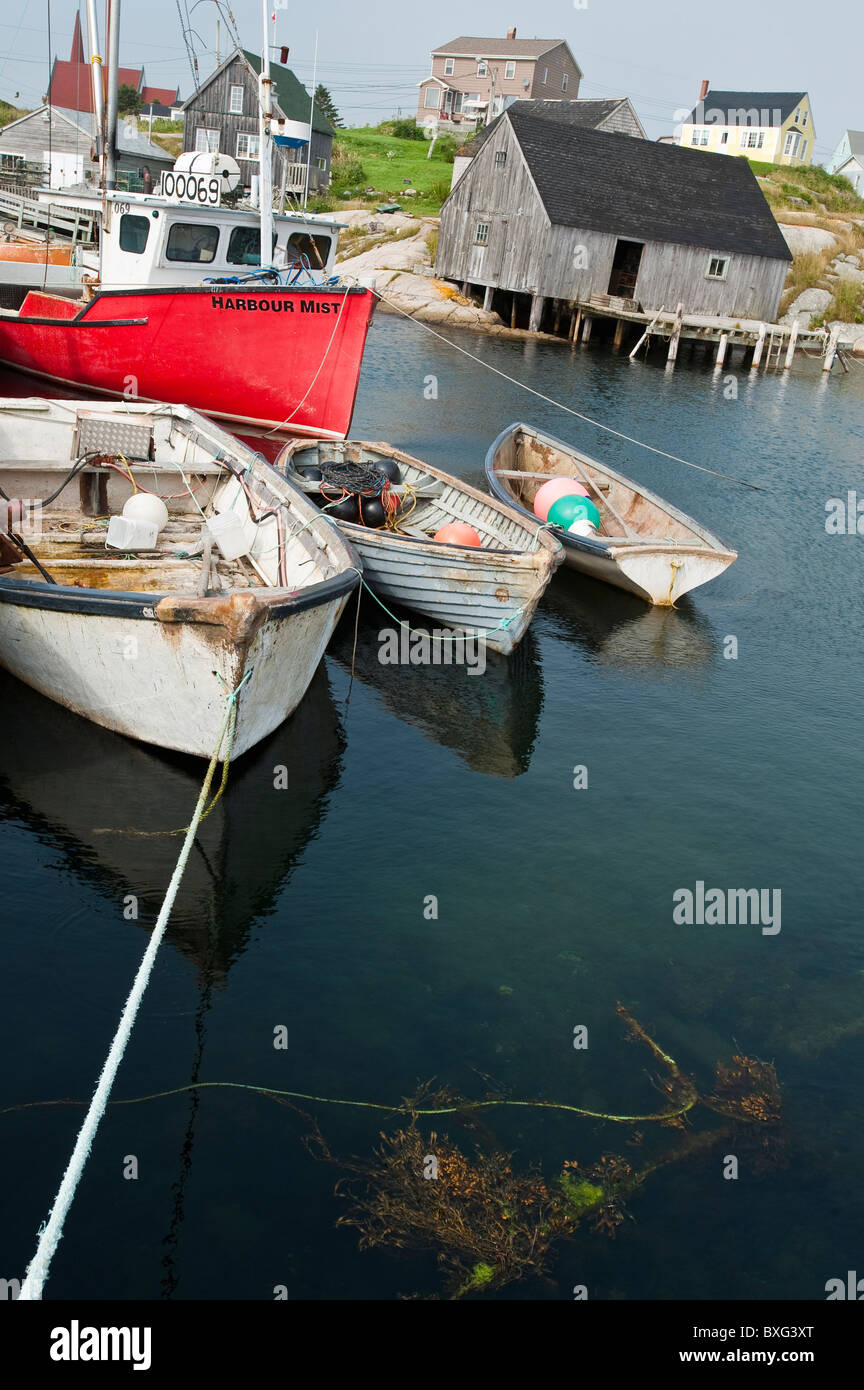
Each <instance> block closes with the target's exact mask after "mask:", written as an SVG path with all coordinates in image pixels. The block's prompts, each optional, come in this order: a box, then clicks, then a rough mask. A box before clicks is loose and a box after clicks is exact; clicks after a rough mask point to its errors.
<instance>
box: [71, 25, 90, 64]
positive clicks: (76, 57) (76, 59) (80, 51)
mask: <svg viewBox="0 0 864 1390" xmlns="http://www.w3.org/2000/svg"><path fill="white" fill-rule="evenodd" d="M69 61H70V63H83V62H86V59H85V57H84V42H83V40H82V38H81V16H80V14H76V16H75V28H74V29H73V30H72V52H71V53H70V54H69Z"/></svg>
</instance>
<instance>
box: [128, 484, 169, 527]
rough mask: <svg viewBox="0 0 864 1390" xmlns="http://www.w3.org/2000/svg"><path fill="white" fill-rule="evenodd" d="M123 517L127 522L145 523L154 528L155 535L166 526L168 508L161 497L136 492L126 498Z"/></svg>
mask: <svg viewBox="0 0 864 1390" xmlns="http://www.w3.org/2000/svg"><path fill="white" fill-rule="evenodd" d="M123 515H124V516H125V517H126V519H127V521H146V522H149V523H150V524H151V525H153V526H155V527H156V534H157V535H158V534H159V532H160V531H162V530H164V528H165V527H166V526H167V524H168V508H167V507H166V506H165V503H164V502H163V501H162V498H161V497H156V496H155V495H154V494H153V493H152V492H136V493H134V494H133V495H132V496H131V497H127V499H126V501H125V502H124V504H123Z"/></svg>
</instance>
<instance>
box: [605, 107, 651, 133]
mask: <svg viewBox="0 0 864 1390" xmlns="http://www.w3.org/2000/svg"><path fill="white" fill-rule="evenodd" d="M597 129H598V130H615V131H617V132H618V134H619V135H635V136H636V137H637V138H638V139H640V140H644V139H645V132H644V131H643V130H642V128H641V126H640V125H639V122H638V120H637V119H636V116H635V114H634V111H633V108H632V106H631V105H630V103H629V101H622V102H621V104H620V106H616V107H615V110H614V111H613V112H612V115H611V116H607V117H606V120H605V121H601V122H600V124H599V125H598V127H597Z"/></svg>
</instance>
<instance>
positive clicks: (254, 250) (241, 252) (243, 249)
mask: <svg viewBox="0 0 864 1390" xmlns="http://www.w3.org/2000/svg"><path fill="white" fill-rule="evenodd" d="M275 250H276V233H275V232H274V233H273V251H275ZM271 254H272V253H271ZM227 260H228V264H229V265H260V264H261V232H260V229H259V228H258V227H235V228H234V230H233V232H232V233H231V237H230V240H229V242H228V256H227Z"/></svg>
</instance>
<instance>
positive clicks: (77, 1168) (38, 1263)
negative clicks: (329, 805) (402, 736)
mask: <svg viewBox="0 0 864 1390" xmlns="http://www.w3.org/2000/svg"><path fill="white" fill-rule="evenodd" d="M248 678H249V673H247V675H246V676H245V677H244V678H243V680H242V681H241V682H240V685H238V686H237V689H236V690H232V691H230V692H229V693H228V694H227V696H226V701H225V718H224V719H223V721H222V728H221V730H220V733H219V741H218V743H217V744H216V747H215V749H214V750H213V756H212V758H211V759H210V764H209V766H208V768H207V775H206V776H205V778H204V782H203V784H202V787H201V793H200V795H199V797H198V804H197V806H196V807H195V814H194V815H193V817H192V820H191V822H190V823H189V827H188V829H187V831H186V839H185V840H184V842H183V848H182V849H181V851H180V856H179V858H178V860H177V864H176V867H175V869H174V873H173V874H172V876H171V882H170V883H169V885H168V891H167V893H166V894H165V899H164V901H163V903H162V907H161V908H160V911H159V916H158V918H157V920H156V925H155V927H154V928H153V933H152V935H151V937H150V941H149V943H148V945H147V950H146V951H145V952H144V956H143V958H142V961H141V964H140V965H139V967H138V972H137V974H136V976H135V979H134V981H133V984H132V988H131V990H130V991H129V997H128V999H127V1000H126V1004H125V1007H124V1009H123V1013H122V1014H121V1016H120V1022H119V1024H118V1025H117V1031H116V1033H115V1034H114V1041H113V1042H112V1044H111V1048H110V1051H109V1053H108V1056H107V1057H106V1059H105V1064H104V1066H103V1068H102V1073H101V1075H100V1077H99V1081H98V1082H97V1085H96V1090H95V1091H94V1092H93V1098H92V1100H91V1101H90V1105H89V1107H88V1109H87V1114H86V1115H85V1116H84V1122H83V1124H82V1125H81V1128H80V1130H79V1131H78V1138H77V1139H76V1140H75V1147H74V1149H73V1150H72V1157H71V1158H70V1159H69V1163H68V1165H67V1167H66V1171H65V1173H64V1174H63V1180H62V1182H61V1183H60V1187H59V1189H58V1191H57V1196H56V1197H55V1198H54V1204H53V1206H52V1208H51V1211H50V1212H49V1214H48V1219H47V1221H45V1222H44V1223H43V1225H42V1226H41V1227H40V1230H39V1240H38V1244H37V1246H36V1253H35V1255H34V1256H33V1259H32V1260H31V1261H30V1264H29V1265H28V1267H27V1273H26V1274H25V1276H24V1282H23V1283H22V1285H21V1292H20V1294H19V1301H20V1302H34V1301H36V1300H38V1299H41V1297H42V1289H43V1286H44V1284H45V1280H46V1279H47V1278H48V1273H49V1270H50V1268H51V1261H52V1259H53V1257H54V1252H55V1251H56V1249H57V1246H58V1245H59V1244H60V1241H61V1239H62V1236H63V1227H64V1225H65V1222H66V1217H67V1215H68V1213H69V1208H70V1207H71V1205H72V1202H73V1200H74V1198H75V1193H76V1191H77V1189H78V1184H79V1182H80V1181H81V1177H82V1174H83V1172H84V1165H85V1164H86V1162H87V1159H88V1158H89V1156H90V1150H91V1148H92V1146H93V1140H94V1139H95V1137H96V1131H97V1129H98V1127H99V1121H100V1120H101V1119H102V1116H103V1115H104V1113H105V1107H106V1105H107V1104H108V1097H109V1095H110V1093H111V1087H112V1086H113V1084H114V1081H115V1078H116V1076H117V1072H118V1069H119V1067H120V1063H121V1062H122V1061H123V1055H124V1053H125V1051H126V1045H127V1043H128V1042H129V1037H130V1035H131V1033H132V1027H133V1024H134V1023H135V1019H136V1016H137V1014H138V1009H139V1007H140V1004H141V1000H142V999H143V997H144V991H145V990H146V988H147V985H148V983H149V981H150V974H151V972H152V969H153V965H154V962H155V960H156V955H157V952H158V950H159V947H160V946H161V944H162V938H163V936H164V935H165V931H166V928H167V926H168V920H169V918H170V916H171V911H172V908H173V907H174V900H175V898H176V897H177V892H178V890H179V888H180V882H181V879H182V878H183V873H184V870H185V868H186V862H187V860H188V858H189V855H190V853H191V850H192V845H193V843H194V840H195V836H196V834H197V831H198V826H199V825H200V823H201V821H202V819H203V817H204V808H205V806H206V805H207V801H208V798H209V796H210V787H211V784H212V782H213V777H214V774H215V772H216V766H217V764H218V762H219V755H220V753H221V752H222V747H223V745H224V744H226V742H227V752H226V760H227V757H228V756H230V753H231V744H232V742H233V739H234V731H235V729H236V726H237V696H238V694H239V693H240V690H241V688H242V686H243V685H244V684H245V683H246V681H247V680H248Z"/></svg>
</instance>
